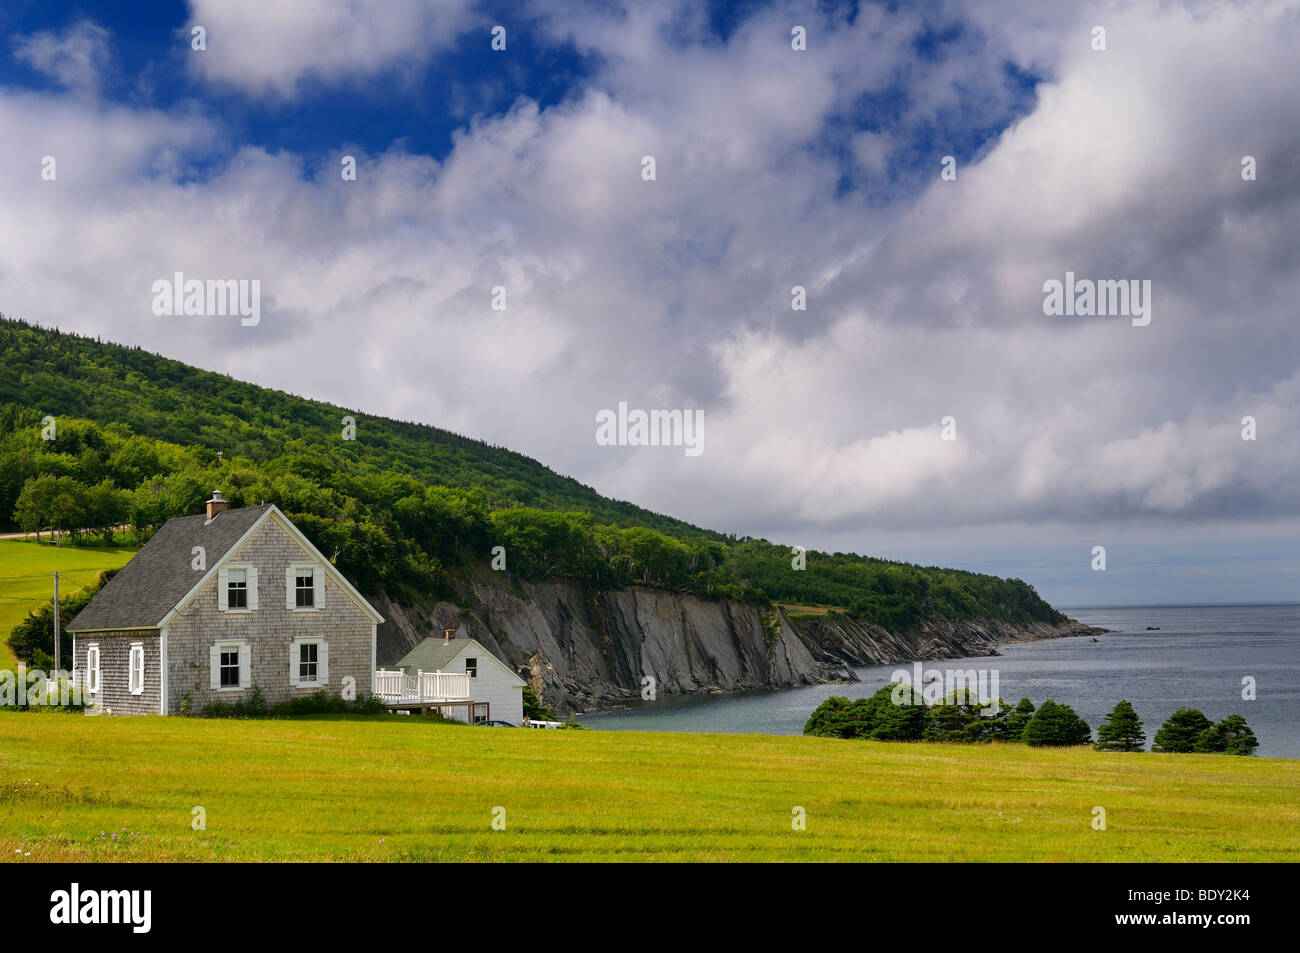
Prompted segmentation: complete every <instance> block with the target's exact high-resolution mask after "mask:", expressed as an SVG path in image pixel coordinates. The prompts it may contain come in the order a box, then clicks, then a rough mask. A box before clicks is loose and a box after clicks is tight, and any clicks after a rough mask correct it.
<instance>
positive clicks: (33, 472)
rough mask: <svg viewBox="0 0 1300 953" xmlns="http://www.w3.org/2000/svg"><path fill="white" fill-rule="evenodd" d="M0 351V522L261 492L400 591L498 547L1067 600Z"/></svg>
mask: <svg viewBox="0 0 1300 953" xmlns="http://www.w3.org/2000/svg"><path fill="white" fill-rule="evenodd" d="M0 355H3V365H2V366H0V524H5V525H11V526H16V527H18V528H23V529H37V528H41V529H48V528H56V529H65V530H69V531H75V532H80V531H81V530H85V529H91V530H106V529H107V528H108V527H112V526H117V525H121V524H129V525H130V526H131V527H132V528H133V529H134V531H135V532H136V534H137V535H138V536H139V537H141V538H143V537H146V536H147V535H148V534H149V533H151V532H152V531H153V530H155V529H156V528H157V527H158V526H160V525H161V524H162V523H163V522H164V521H166V520H167V519H168V518H170V517H172V516H179V515H189V514H193V513H197V512H200V511H201V508H202V501H203V500H204V499H205V498H206V496H207V495H208V494H209V493H210V492H211V490H212V489H214V488H220V489H221V490H222V491H223V492H224V493H225V495H226V497H227V498H228V499H230V501H231V505H232V506H247V505H255V504H257V503H259V502H262V501H267V502H273V503H275V504H277V505H278V506H279V507H280V508H281V509H282V510H284V511H285V512H286V513H287V514H288V515H289V516H290V518H291V519H293V520H294V522H295V523H297V524H298V526H299V527H301V528H302V529H303V531H304V532H305V533H306V534H307V535H308V536H309V537H310V538H311V539H312V541H313V542H314V543H315V544H316V545H317V546H318V547H319V548H320V549H321V550H322V551H323V552H324V553H325V554H326V555H327V556H329V557H330V558H331V559H333V560H334V561H335V562H336V563H337V565H338V566H339V568H340V569H341V570H343V571H344V572H345V573H346V574H347V575H348V576H349V577H350V578H352V579H353V580H354V581H355V582H356V583H357V584H358V586H359V587H360V588H361V589H362V591H364V592H367V593H376V592H381V591H382V592H386V593H387V594H389V595H391V596H393V597H395V598H398V599H402V598H406V597H412V596H434V595H436V596H440V597H443V598H449V597H450V598H464V597H465V594H466V586H465V583H466V580H467V579H468V578H469V575H470V574H471V573H472V572H473V571H474V570H475V567H480V566H482V565H483V564H484V563H485V562H486V560H487V559H488V558H489V556H490V554H491V552H492V550H493V547H495V546H503V547H505V552H506V554H507V564H508V570H509V571H510V573H511V574H513V575H518V576H522V577H525V578H533V579H536V578H546V577H562V578H571V579H577V580H579V581H581V582H583V583H585V584H589V585H593V586H596V587H598V588H610V587H616V586H625V585H632V584H637V585H648V586H655V587H659V588H664V589H668V590H672V591H678V592H693V593H698V594H702V595H706V596H728V597H733V598H738V599H743V600H747V601H755V602H758V603H763V604H766V603H767V602H768V601H769V600H774V601H778V602H782V603H787V604H799V605H814V606H824V607H830V608H833V609H835V610H837V611H843V612H846V613H848V614H850V615H852V616H853V617H855V618H860V619H863V620H865V621H870V622H875V623H878V624H880V625H884V626H887V627H889V628H891V629H893V630H902V629H906V628H908V627H911V626H914V625H916V624H918V623H919V622H921V621H922V620H923V619H925V618H928V617H936V616H937V617H944V618H949V619H973V618H988V619H1000V620H1004V621H1009V622H1015V623H1024V622H1032V621H1046V622H1059V621H1062V620H1063V619H1064V618H1065V617H1064V616H1063V615H1061V614H1060V613H1058V612H1056V611H1055V610H1054V609H1052V608H1051V606H1049V605H1047V603H1045V602H1044V601H1043V600H1041V599H1040V598H1039V597H1038V595H1037V593H1035V592H1034V590H1033V588H1032V587H1031V586H1029V585H1028V584H1026V583H1024V582H1022V581H1020V580H1015V579H1010V580H1007V579H998V578H996V577H994V576H986V575H979V574H975V573H969V572H963V571H959V570H951V569H940V568H935V567H918V566H913V565H910V564H906V563H897V562H891V561H887V560H881V559H876V558H870V557H864V556H858V555H853V554H842V553H837V554H834V555H831V554H822V553H817V552H812V551H810V552H809V553H807V568H806V569H804V570H802V571H796V570H794V569H792V567H791V553H790V550H789V549H788V548H787V547H784V546H779V545H776V544H773V543H769V542H767V541H766V540H753V539H747V538H746V539H737V538H735V537H732V536H725V535H723V534H720V533H715V532H711V531H708V530H704V529H700V528H698V527H695V526H691V525H690V524H688V523H684V522H681V521H680V520H674V519H672V518H670V517H667V516H662V515H659V514H656V513H652V512H650V511H648V510H645V509H642V508H640V507H637V506H634V505H632V504H630V503H625V502H620V501H616V500H610V499H608V498H606V497H603V496H601V495H600V494H598V493H596V492H595V491H594V490H593V489H591V488H590V487H587V486H584V485H582V484H581V483H579V482H577V481H576V480H573V479H570V478H568V477H564V476H560V475H559V474H557V473H555V472H554V471H552V470H550V469H548V468H547V467H545V466H543V465H542V464H540V463H538V462H537V461H535V460H532V459H529V458H528V457H525V456H523V455H522V454H518V453H514V452H512V451H509V450H506V449H504V448H501V447H493V446H490V445H488V444H486V443H483V442H481V441H477V440H472V439H470V438H467V437H462V436H460V435H457V434H453V433H450V432H448V431H445V430H440V429H438V428H435V427H430V426H426V425H423V424H414V423H403V422H399V421H394V420H388V419H385V418H381V417H371V416H368V415H365V414H364V413H363V412H361V411H350V410H346V409H344V408H340V407H335V406H332V405H330V404H324V403H320V402H319V401H312V400H307V399H304V398H299V397H295V396H293V395H290V394H286V393H283V392H280V391H274V390H269V389H267V388H262V387H257V386H255V385H252V384H247V383H243V382H240V381H235V380H232V379H231V378H229V377H227V376H225V375H222V374H215V373H212V372H209V371H203V370H199V369H197V368H194V367H190V366H188V365H185V364H182V363H180V362H178V361H173V360H168V359H166V358H163V357H159V356H157V355H154V354H150V353H148V352H146V351H142V350H140V349H139V348H126V347H121V346H119V345H116V344H109V343H105V342H101V341H97V340H94V339H90V338H84V337H80V336H77V335H73V334H67V333H62V332H59V331H55V330H49V329H44V328H38V327H35V326H32V325H29V324H26V323H24V322H20V321H13V320H10V319H3V318H0ZM344 416H352V417H354V418H355V419H356V422H357V429H358V439H357V440H355V441H348V440H343V439H341V435H340V434H341V429H342V418H343V417H344ZM46 417H53V418H55V420H56V428H55V431H54V437H55V439H53V440H49V439H44V436H43V433H42V429H43V425H42V421H43V420H44V419H45V418H46ZM219 451H220V452H221V454H222V457H221V458H218V452H219Z"/></svg>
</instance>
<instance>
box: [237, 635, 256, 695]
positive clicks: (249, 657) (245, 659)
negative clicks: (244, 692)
mask: <svg viewBox="0 0 1300 953" xmlns="http://www.w3.org/2000/svg"><path fill="white" fill-rule="evenodd" d="M252 663H253V650H252V648H251V647H250V646H248V645H241V646H240V647H239V687H240V688H251V687H252V685H253V680H252V670H253V664H252Z"/></svg>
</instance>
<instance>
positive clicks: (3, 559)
mask: <svg viewBox="0 0 1300 953" xmlns="http://www.w3.org/2000/svg"><path fill="white" fill-rule="evenodd" d="M133 555H135V550H134V549H125V548H121V547H106V546H96V547H77V546H48V545H39V544H37V543H36V542H34V541H30V540H19V539H0V670H2V669H11V668H13V667H14V665H15V664H17V661H16V659H14V657H13V653H12V652H11V651H10V649H9V643H8V641H7V640H6V637H7V636H8V635H9V632H10V630H12V629H13V627H14V626H16V625H17V624H18V623H19V622H21V621H22V620H23V619H24V618H26V616H27V613H28V612H29V611H31V610H32V609H35V608H37V607H38V606H41V605H43V604H49V602H50V601H51V599H52V597H53V595H54V573H55V572H58V573H61V576H60V579H59V595H60V597H62V598H64V599H66V598H67V597H68V596H72V595H75V594H76V593H77V592H79V591H80V590H82V589H84V588H85V587H86V586H90V585H93V584H94V583H95V581H96V580H97V579H98V578H99V574H100V573H101V572H103V571H104V570H105V569H120V568H121V567H122V566H124V565H126V562H127V560H129V559H130V558H131V557H132V556H133ZM63 621H64V622H65V623H66V622H67V621H68V616H66V615H65V616H64V618H63ZM70 661H71V660H70V659H68V658H66V657H65V658H64V659H63V665H64V667H65V668H69V667H71V666H70Z"/></svg>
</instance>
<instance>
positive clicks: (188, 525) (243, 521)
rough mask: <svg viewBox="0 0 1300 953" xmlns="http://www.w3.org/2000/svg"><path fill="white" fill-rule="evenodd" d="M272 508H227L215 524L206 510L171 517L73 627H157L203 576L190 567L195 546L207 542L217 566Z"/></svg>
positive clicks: (210, 557) (70, 628)
mask: <svg viewBox="0 0 1300 953" xmlns="http://www.w3.org/2000/svg"><path fill="white" fill-rule="evenodd" d="M270 508H271V506H270V504H267V505H266V506H248V507H244V508H243V509H238V510H226V511H225V512H223V513H218V514H217V515H216V518H215V519H213V520H212V522H210V523H209V522H207V516H206V515H205V514H202V513H200V514H199V515H198V516H177V517H175V518H174V519H169V520H168V521H167V522H166V523H164V524H163V525H162V527H161V528H160V529H159V530H158V532H156V533H154V534H153V537H152V538H151V539H150V540H149V542H147V543H145V544H144V546H142V547H141V548H140V551H139V552H138V553H136V554H135V555H134V556H133V557H131V561H130V562H128V563H127V564H126V565H125V566H123V567H122V568H121V569H119V570H118V572H117V575H115V576H114V577H113V578H112V579H110V580H109V581H108V585H106V586H105V587H104V588H103V589H102V590H100V592H99V593H98V594H97V595H96V596H95V598H94V599H92V600H90V605H88V606H86V608H84V609H82V610H81V611H80V612H78V613H77V616H76V618H75V619H73V620H72V621H71V622H69V623H68V626H67V628H68V631H69V632H77V631H83V632H84V631H98V630H102V629H151V628H156V627H157V626H158V623H159V622H161V621H162V619H163V617H164V616H165V615H167V613H168V612H170V611H171V610H172V608H173V607H174V606H175V605H176V604H177V603H178V602H180V601H181V600H182V599H183V598H185V596H186V594H187V593H189V591H190V590H191V589H192V588H194V585H195V583H197V582H198V581H199V580H200V579H201V578H203V575H204V574H202V573H199V572H198V571H196V570H194V569H191V568H190V565H191V563H192V561H193V559H194V553H193V549H194V547H195V546H202V547H203V549H204V553H205V558H206V563H207V565H208V566H210V567H211V566H216V565H217V564H218V563H219V562H221V560H222V559H223V558H225V556H226V555H227V554H228V553H229V552H230V551H231V550H232V549H233V548H234V546H235V544H236V543H238V542H239V541H240V540H241V539H243V538H244V534H246V533H247V532H248V531H249V530H250V529H252V528H253V526H254V525H256V523H257V521H258V520H259V519H260V518H261V517H262V516H264V515H265V514H266V512H267V511H268V510H269V509H270Z"/></svg>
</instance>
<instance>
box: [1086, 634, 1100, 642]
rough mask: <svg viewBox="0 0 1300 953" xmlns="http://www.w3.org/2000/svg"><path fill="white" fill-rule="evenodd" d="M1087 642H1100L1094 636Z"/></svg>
mask: <svg viewBox="0 0 1300 953" xmlns="http://www.w3.org/2000/svg"><path fill="white" fill-rule="evenodd" d="M1089 641H1092V642H1100V641H1101V639H1099V638H1097V637H1096V636H1095V635H1094V636H1093V637H1092V638H1091V639H1090V640H1089Z"/></svg>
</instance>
